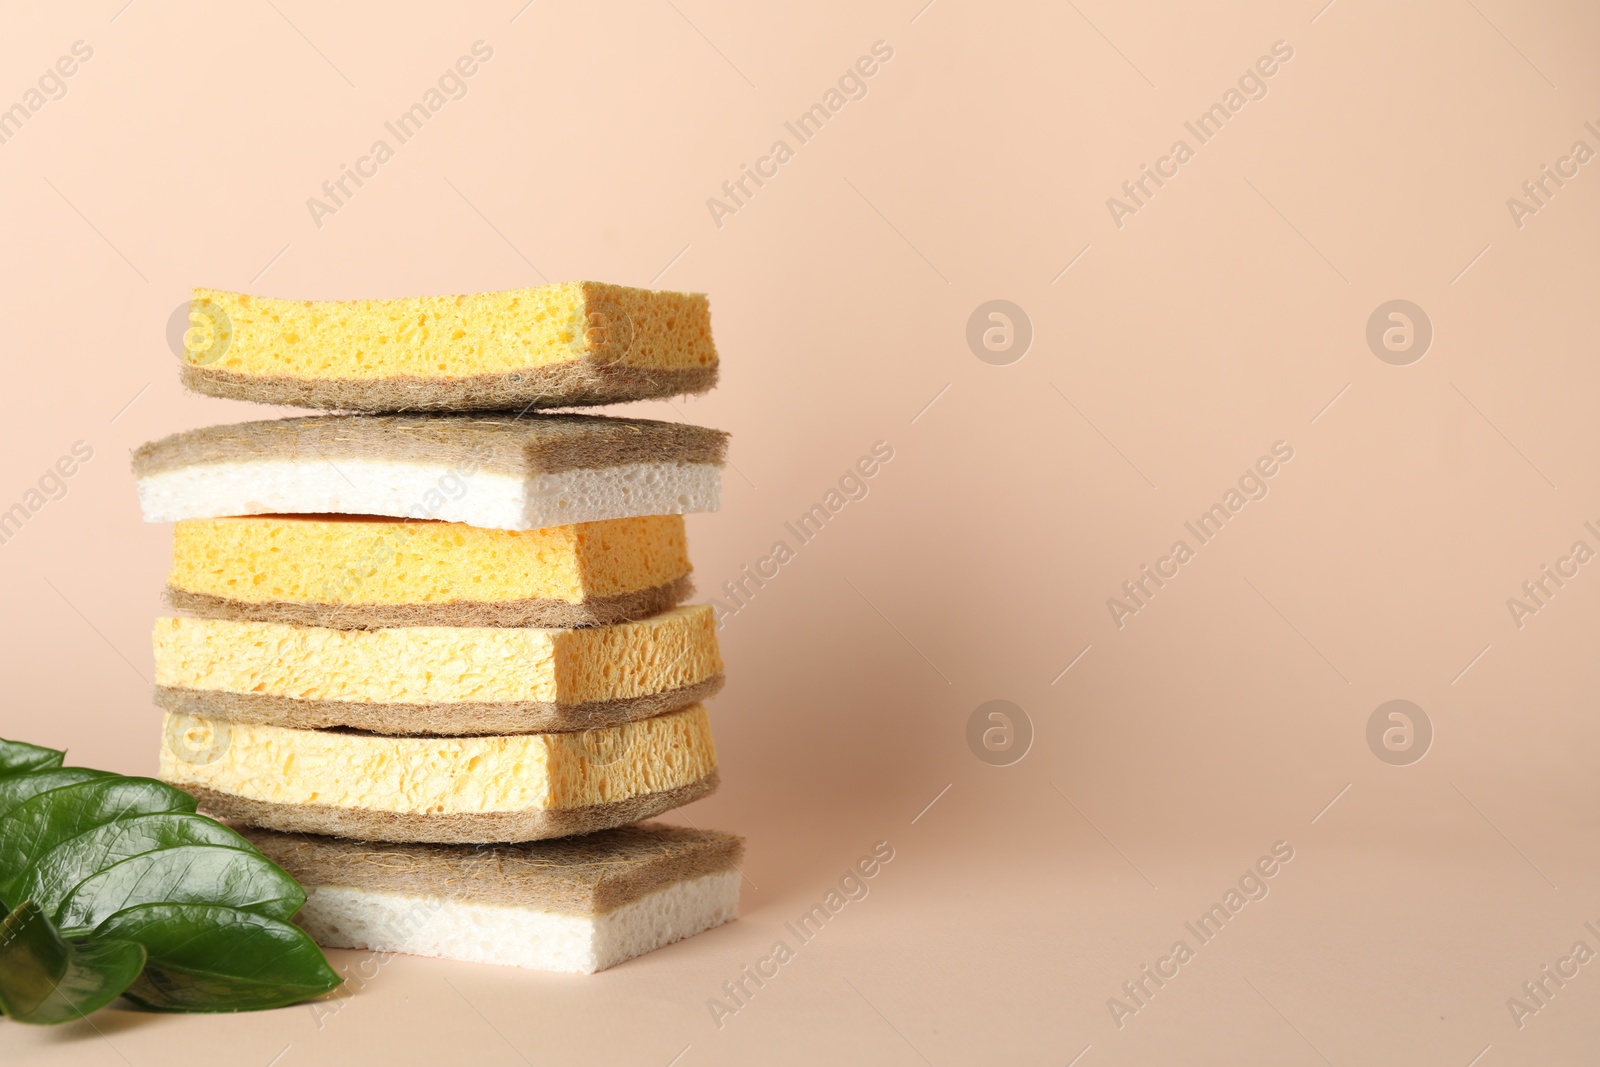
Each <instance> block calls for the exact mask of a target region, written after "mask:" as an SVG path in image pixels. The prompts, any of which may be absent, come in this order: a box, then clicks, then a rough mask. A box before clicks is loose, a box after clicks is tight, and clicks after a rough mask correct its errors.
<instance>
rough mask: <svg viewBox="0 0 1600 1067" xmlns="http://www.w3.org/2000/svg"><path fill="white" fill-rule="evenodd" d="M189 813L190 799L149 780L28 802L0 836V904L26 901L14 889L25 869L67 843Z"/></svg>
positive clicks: (81, 787)
mask: <svg viewBox="0 0 1600 1067" xmlns="http://www.w3.org/2000/svg"><path fill="white" fill-rule="evenodd" d="M194 809H195V800H194V797H192V796H190V795H189V794H188V793H185V792H184V791H183V790H181V789H175V788H173V787H172V786H170V785H167V784H166V783H165V782H158V781H156V780H155V779H153V778H121V777H108V778H95V779H91V780H89V781H87V782H79V783H77V784H75V785H69V786H63V787H61V788H59V789H51V790H49V791H48V792H44V793H39V794H37V795H35V796H32V797H29V798H28V799H27V800H25V801H23V802H22V803H21V804H18V805H17V806H16V807H14V808H12V809H11V810H10V811H9V812H7V813H6V826H5V832H4V833H0V872H3V873H0V899H4V900H25V899H27V898H26V897H24V896H22V895H20V894H19V893H18V892H17V889H18V886H19V884H20V883H21V881H22V878H23V876H24V875H26V874H27V871H28V868H29V867H32V866H33V865H34V863H36V862H37V861H38V860H39V859H40V857H42V856H43V855H44V854H45V853H46V852H49V851H50V850H51V849H52V848H55V847H56V846H57V845H59V844H60V843H61V842H63V841H65V840H67V839H68V838H73V837H77V836H78V835H79V834H81V833H84V832H85V831H87V830H92V829H94V828H95V827H96V826H102V825H104V824H106V823H110V822H115V821H117V820H118V819H123V818H127V817H128V816H131V815H156V814H162V813H166V812H185V813H187V812H193V811H194ZM41 903H42V901H41Z"/></svg>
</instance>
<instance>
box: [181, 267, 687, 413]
mask: <svg viewBox="0 0 1600 1067" xmlns="http://www.w3.org/2000/svg"><path fill="white" fill-rule="evenodd" d="M190 322H191V324H192V325H191V328H190V329H189V331H188V332H187V333H186V334H185V341H184V343H185V353H184V366H183V380H184V383H185V384H186V385H188V386H189V387H190V388H191V389H194V390H196V391H198V392H202V393H208V394H210V395H212V396H222V397H229V398H231V399H237V400H254V401H258V402H260V403H264V404H288V405H293V406H299V407H312V408H328V409H341V410H347V411H429V410H431V411H444V410H493V409H522V408H524V407H526V406H529V405H531V406H533V407H568V406H572V405H585V404H609V403H615V402H618V401H625V400H642V399H648V398H651V397H661V396H670V395H672V394H674V393H698V392H704V391H705V390H707V389H710V388H711V387H712V386H713V385H714V384H716V376H717V351H716V347H715V346H714V345H713V344H712V341H711V312H710V307H709V305H708V304H707V302H706V298H705V296H704V295H702V294H699V293H671V292H662V291H658V290H650V289H632V288H628V287H625V286H620V285H605V284H601V283H599V282H563V283H561V284H558V285H543V286H537V287H534V288H530V289H509V290H505V291H503V292H496V293H476V294H472V295H468V296H421V297H402V298H398V299H387V300H340V301H319V300H284V299H279V298H277V297H261V296H248V295H245V294H243V293H229V292H223V291H220V290H216V289H195V290H194V295H193V299H192V300H191V302H190Z"/></svg>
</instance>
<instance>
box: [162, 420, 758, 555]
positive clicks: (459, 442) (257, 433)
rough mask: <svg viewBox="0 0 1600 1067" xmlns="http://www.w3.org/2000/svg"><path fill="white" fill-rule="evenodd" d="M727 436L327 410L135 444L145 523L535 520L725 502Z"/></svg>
mask: <svg viewBox="0 0 1600 1067" xmlns="http://www.w3.org/2000/svg"><path fill="white" fill-rule="evenodd" d="M727 441H728V435H727V434H725V433H722V432H720V431H717V430H709V429H705V428H703V427H699V426H689V425H685V424H681V423H667V422H657V421H654V420H650V419H614V418H607V417H604V416H599V415H538V414H529V415H525V416H521V417H513V416H510V415H494V416H491V415H448V414H446V415H432V416H424V415H393V416H378V415H318V416H309V417H301V418H290V419H268V420H263V421H258V422H247V423H239V424H236V425H232V426H210V427H205V428H203V429H198V430H188V431H185V432H183V433H178V434H173V435H171V436H169V437H165V438H163V439H161V440H159V441H152V442H150V443H148V444H145V445H143V446H141V447H140V448H139V449H137V450H136V451H135V452H134V456H133V473H134V476H135V477H136V478H137V479H138V486H139V502H140V507H141V509H142V511H143V513H144V520H145V521H146V522H176V521H181V520H184V519H210V518H218V517H223V516H231V515H271V514H307V513H318V514H339V513H342V514H347V515H384V516H392V517H398V518H411V519H442V520H445V521H448V522H459V523H465V524H467V525H469V526H478V527H487V528H493V529H504V530H532V529H539V528H542V527H547V526H561V525H565V524H568V523H578V522H594V521H600V520H605V519H620V518H630V517H636V516H642V515H679V514H685V513H688V512H695V511H715V510H717V508H718V506H719V504H720V491H721V480H720V469H721V466H722V464H723V462H724V459H725V456H726V453H727Z"/></svg>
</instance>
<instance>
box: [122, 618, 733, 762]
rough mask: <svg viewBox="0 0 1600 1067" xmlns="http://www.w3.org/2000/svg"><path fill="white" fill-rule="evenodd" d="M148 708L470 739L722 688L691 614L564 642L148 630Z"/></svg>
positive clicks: (506, 634) (271, 629)
mask: <svg viewBox="0 0 1600 1067" xmlns="http://www.w3.org/2000/svg"><path fill="white" fill-rule="evenodd" d="M153 647H154V654H155V662H156V678H155V680H156V685H157V699H158V701H159V702H160V703H161V704H162V705H163V706H164V707H167V708H168V709H169V710H174V711H183V712H187V713H190V714H197V715H203V716H206V717H214V718H221V719H225V720H227V721H230V722H240V723H266V724H276V725H280V726H291V727H298V728H307V727H309V728H321V727H335V726H343V727H349V728H352V729H358V730H367V731H371V732H373V733H380V734H433V735H448V736H458V735H482V734H496V733H501V734H505V733H529V732H537V731H545V730H574V729H588V728H592V727H598V726H611V725H616V724H619V723H624V722H631V721H634V720H638V719H648V718H650V717H651V716H652V715H655V714H659V713H662V712H667V711H672V710H675V709H676V708H680V707H683V706H685V705H686V704H689V703H692V702H693V701H695V700H699V699H701V698H702V697H706V696H710V695H711V694H712V693H713V692H715V691H716V690H717V689H718V688H720V687H721V684H722V672H723V662H722V655H721V651H720V650H719V648H718V645H717V633H716V620H715V616H714V613H713V611H712V608H711V607H710V606H708V605H704V604H695V605H685V606H681V607H676V608H671V609H669V610H667V611H665V612H663V613H661V614H659V615H653V616H650V617H649V618H644V619H637V620H634V621H632V622H626V623H617V624H615V625H612V626H589V627H581V628H570V629H542V628H533V627H467V626H401V627H391V628H385V629H377V630H336V629H329V628H321V627H311V626H291V625H286V624H283V623H271V622H251V621H234V620H226V619H188V618H176V617H169V618H163V619H158V620H157V621H156V626H155V631H154V634H153Z"/></svg>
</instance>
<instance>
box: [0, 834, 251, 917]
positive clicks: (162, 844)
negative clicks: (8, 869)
mask: <svg viewBox="0 0 1600 1067" xmlns="http://www.w3.org/2000/svg"><path fill="white" fill-rule="evenodd" d="M0 837H3V835H0ZM183 845H213V846H216V847H219V848H232V849H243V850H245V851H247V852H254V851H255V847H254V846H253V845H251V844H250V842H248V841H246V840H245V839H244V838H242V837H240V836H239V835H238V834H237V833H235V832H234V831H233V830H230V829H229V828H228V827H226V826H224V825H222V824H221V823H219V822H217V821H216V820H215V819H208V818H206V817H205V816H204V815H187V814H171V815H135V816H133V817H132V818H128V819H119V820H117V821H116V822H110V823H104V824H102V825H100V826H96V827H95V828H94V829H92V830H89V831H87V832H86V833H82V834H79V835H78V836H77V837H73V838H69V839H68V840H66V841H63V842H61V843H60V844H58V845H56V847H55V848H53V849H51V850H50V851H49V852H47V853H45V854H44V855H43V856H41V857H40V858H39V860H38V861H37V862H35V863H34V864H33V865H32V866H31V867H29V868H28V869H27V870H26V871H24V872H23V875H22V877H21V878H20V879H18V881H17V889H16V893H15V895H16V898H17V899H18V900H32V901H35V902H37V903H38V904H39V906H40V907H42V908H44V910H45V913H46V914H48V915H54V914H55V913H56V909H57V908H58V907H60V905H61V901H62V900H63V899H65V897H66V895H67V894H68V893H70V892H71V891H72V890H73V889H75V888H76V887H77V885H78V883H79V882H81V881H83V880H84V879H85V878H88V877H89V876H90V875H93V874H98V873H99V872H100V871H103V870H105V869H106V868H107V867H110V866H111V865H112V864H114V863H121V862H122V861H123V860H125V859H130V858H132V857H134V856H140V855H143V854H144V853H146V852H154V851H156V850H157V849H161V848H178V847H180V846H183Z"/></svg>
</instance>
